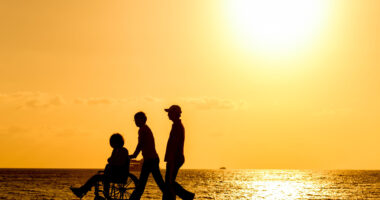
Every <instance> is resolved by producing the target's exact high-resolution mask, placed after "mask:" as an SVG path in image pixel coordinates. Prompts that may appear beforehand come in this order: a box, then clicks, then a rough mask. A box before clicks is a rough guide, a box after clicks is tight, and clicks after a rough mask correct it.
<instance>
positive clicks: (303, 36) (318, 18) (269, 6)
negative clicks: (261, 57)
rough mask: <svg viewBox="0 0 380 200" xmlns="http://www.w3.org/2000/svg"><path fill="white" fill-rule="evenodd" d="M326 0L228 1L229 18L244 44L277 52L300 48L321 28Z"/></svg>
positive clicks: (268, 52) (285, 52)
mask: <svg viewBox="0 0 380 200" xmlns="http://www.w3.org/2000/svg"><path fill="white" fill-rule="evenodd" d="M327 8H328V6H327V3H326V1H324V0H320V1H315V0H288V1H283V0H265V1H262V0H234V1H228V5H227V10H228V11H227V13H228V21H229V23H230V25H231V27H232V30H233V32H234V33H235V36H236V38H237V40H238V41H239V43H241V46H244V48H249V49H255V50H257V51H259V52H260V53H264V54H265V53H267V54H271V55H273V54H276V55H277V56H280V55H284V54H289V53H291V52H294V51H297V52H299V51H301V49H302V48H303V47H307V45H308V44H309V43H311V41H312V40H313V38H314V36H315V35H317V33H318V32H320V31H321V28H322V25H323V21H324V19H325V17H326V14H327Z"/></svg>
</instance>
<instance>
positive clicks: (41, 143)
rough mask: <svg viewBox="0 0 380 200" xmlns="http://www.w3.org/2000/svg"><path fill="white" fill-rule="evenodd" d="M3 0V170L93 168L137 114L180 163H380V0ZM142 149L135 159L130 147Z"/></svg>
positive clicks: (128, 136) (129, 137)
mask: <svg viewBox="0 0 380 200" xmlns="http://www.w3.org/2000/svg"><path fill="white" fill-rule="evenodd" d="M286 2H287V3H284V1H276V0H270V1H249V0H210V1H205V0H188V1H112V2H110V1H93V0H91V1H87V0H86V1H77V0H67V1H51V0H45V1H43V0H36V1H27V0H25V1H19V0H12V1H0V27H1V29H0V113H1V114H0V168H3V167H6V168H8V167H20V168H24V167H26V168H29V167H30V168H102V167H104V165H105V163H106V159H107V158H108V157H109V155H110V153H111V150H112V149H111V147H110V146H109V144H108V139H109V137H110V135H111V134H112V133H114V132H120V133H121V134H122V135H123V136H124V138H125V140H126V147H127V148H128V150H129V151H130V152H131V153H132V152H133V150H134V148H135V147H136V144H137V128H136V126H135V125H134V121H133V115H134V114H135V113H136V112H138V111H144V112H145V113H146V115H147V117H148V125H149V126H150V128H151V129H152V131H153V133H154V136H155V141H156V148H157V152H158V154H159V156H160V158H161V160H162V162H161V164H163V157H164V153H165V148H166V142H167V139H168V136H169V131H170V128H171V122H170V121H169V119H168V117H167V114H166V112H165V111H164V108H167V107H169V106H170V105H172V104H178V105H180V106H181V107H182V110H183V116H182V118H183V123H184V126H185V129H186V141H185V157H186V163H185V165H184V168H219V167H222V166H225V167H227V168H259V169H263V168H265V169H266V168H277V169H286V168H292V169H293V168H295V169H305V168H306V169H380V159H379V155H380V146H379V141H380V123H379V122H380V121H379V119H380V103H379V102H380V37H379V34H380V1H377V0H363V1H357V0H337V1H331V0H315V1H312V0H310V1H307V0H289V1H286ZM140 157H141V156H140Z"/></svg>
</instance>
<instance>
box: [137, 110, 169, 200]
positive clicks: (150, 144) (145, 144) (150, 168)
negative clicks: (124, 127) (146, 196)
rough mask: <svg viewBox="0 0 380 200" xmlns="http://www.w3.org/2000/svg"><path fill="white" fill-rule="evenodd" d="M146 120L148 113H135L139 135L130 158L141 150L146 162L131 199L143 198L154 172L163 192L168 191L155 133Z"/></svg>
mask: <svg viewBox="0 0 380 200" xmlns="http://www.w3.org/2000/svg"><path fill="white" fill-rule="evenodd" d="M146 120H147V118H146V115H145V114H144V113H143V112H138V113H136V114H135V123H136V126H137V127H139V131H138V135H139V137H138V144H137V147H136V150H135V152H134V153H133V154H132V155H131V156H130V158H136V157H137V156H138V155H139V153H140V151H142V155H143V158H144V162H143V165H142V168H141V172H140V179H139V182H138V184H137V186H136V189H135V190H134V191H133V193H132V195H131V198H130V200H139V199H140V198H141V196H142V194H143V193H144V190H145V186H146V182H147V181H148V177H149V174H150V173H152V175H153V178H154V180H155V181H156V183H157V185H158V187H159V188H160V190H161V191H162V193H165V191H166V185H165V182H164V180H163V178H162V175H161V172H160V168H159V163H160V159H159V157H158V154H157V152H156V147H155V144H154V137H153V133H152V131H151V130H150V128H149V127H148V126H147V125H146Z"/></svg>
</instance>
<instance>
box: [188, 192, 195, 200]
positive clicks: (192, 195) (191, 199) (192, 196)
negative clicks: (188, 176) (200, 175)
mask: <svg viewBox="0 0 380 200" xmlns="http://www.w3.org/2000/svg"><path fill="white" fill-rule="evenodd" d="M194 197H195V193H191V195H190V196H189V197H188V198H186V200H193V199H194Z"/></svg>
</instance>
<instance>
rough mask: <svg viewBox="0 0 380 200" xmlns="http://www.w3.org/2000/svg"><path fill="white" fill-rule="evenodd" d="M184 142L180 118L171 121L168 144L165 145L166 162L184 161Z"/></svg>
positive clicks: (183, 130)
mask: <svg viewBox="0 0 380 200" xmlns="http://www.w3.org/2000/svg"><path fill="white" fill-rule="evenodd" d="M184 143H185V128H184V127H183V125H182V122H181V120H178V121H175V122H173V125H172V129H171V131H170V136H169V140H168V144H167V146H166V153H165V161H166V162H176V161H179V162H184V161H185V156H184V155H183V145H184Z"/></svg>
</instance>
